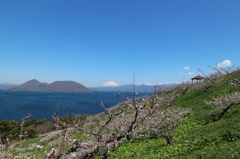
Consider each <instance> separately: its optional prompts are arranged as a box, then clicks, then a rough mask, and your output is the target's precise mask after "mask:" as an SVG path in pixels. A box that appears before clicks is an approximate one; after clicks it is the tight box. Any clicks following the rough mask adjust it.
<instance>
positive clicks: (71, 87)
mask: <svg viewBox="0 0 240 159" xmlns="http://www.w3.org/2000/svg"><path fill="white" fill-rule="evenodd" d="M7 90H8V91H42V92H90V91H92V90H91V89H89V88H87V87H85V86H84V85H82V84H79V83H77V82H74V81H56V82H53V83H51V84H48V83H41V82H39V81H38V80H36V79H33V80H30V81H27V82H25V83H23V84H21V85H19V86H17V87H12V88H9V89H7Z"/></svg>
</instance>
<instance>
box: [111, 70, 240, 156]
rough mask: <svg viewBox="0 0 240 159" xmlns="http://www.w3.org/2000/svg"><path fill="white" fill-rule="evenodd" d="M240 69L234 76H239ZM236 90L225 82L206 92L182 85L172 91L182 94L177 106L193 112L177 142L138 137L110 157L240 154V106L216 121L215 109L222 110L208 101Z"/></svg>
mask: <svg viewBox="0 0 240 159" xmlns="http://www.w3.org/2000/svg"><path fill="white" fill-rule="evenodd" d="M238 72H239V71H237V72H235V73H234V74H231V75H229V76H231V78H237V79H240V77H239V73H238ZM234 91H236V90H235V89H234V88H233V87H232V86H231V85H229V84H228V83H226V82H222V83H220V84H218V85H215V86H213V87H211V88H210V89H208V90H207V92H203V91H201V90H192V91H189V92H187V93H184V92H181V90H180V89H176V90H173V91H172V92H173V93H174V92H177V93H180V94H181V96H180V97H179V98H178V99H177V100H175V101H174V106H175V107H183V108H189V109H190V110H191V113H190V116H189V117H188V119H187V120H185V121H184V122H183V123H182V124H180V125H179V126H178V127H177V129H176V131H175V133H174V142H173V144H172V145H170V146H168V145H167V144H166V141H165V140H164V139H161V138H159V139H147V140H134V141H131V142H126V143H124V144H123V145H121V146H120V147H119V148H118V149H117V150H116V151H114V152H111V153H110V155H109V158H110V159H120V158H126V159H128V158H129V159H130V158H136V159H165V158H172V159H195V158H196V159H198V158H199V159H201V158H204V159H212V158H218V159H228V158H229V159H230V158H240V106H239V105H238V106H235V107H233V108H231V109H230V110H229V111H228V112H227V113H226V114H224V116H223V117H222V118H221V120H219V121H217V122H213V121H212V118H211V114H212V113H217V112H218V111H217V110H216V109H215V108H213V107H211V106H208V105H206V104H205V102H204V101H207V100H211V99H212V98H213V97H214V98H216V97H220V96H223V95H225V94H228V93H231V92H234Z"/></svg>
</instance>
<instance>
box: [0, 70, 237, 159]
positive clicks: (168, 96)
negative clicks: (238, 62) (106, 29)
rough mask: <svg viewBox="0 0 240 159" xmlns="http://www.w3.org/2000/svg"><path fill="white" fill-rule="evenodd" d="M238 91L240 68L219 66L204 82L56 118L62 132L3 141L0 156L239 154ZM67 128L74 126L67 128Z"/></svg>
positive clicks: (145, 158) (152, 158)
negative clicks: (93, 111)
mask: <svg viewBox="0 0 240 159" xmlns="http://www.w3.org/2000/svg"><path fill="white" fill-rule="evenodd" d="M239 92H240V70H235V71H233V72H230V73H229V72H227V73H226V72H225V73H222V72H221V70H220V71H219V70H218V72H216V73H214V74H212V75H209V76H208V77H207V78H206V79H205V81H203V82H199V83H198V82H195V83H183V84H181V85H179V86H178V87H176V88H174V89H170V90H166V91H159V92H156V93H155V95H154V96H152V97H150V98H148V99H145V100H140V101H138V103H136V101H135V100H134V101H130V103H127V102H126V103H125V104H124V105H123V106H117V107H115V108H111V110H106V113H102V114H98V115H92V116H91V115H90V116H82V117H81V116H80V117H77V118H72V119H71V120H69V119H68V118H66V119H65V120H63V121H60V120H59V119H58V118H56V120H55V121H54V125H55V126H56V127H57V128H58V129H59V130H61V131H59V132H53V133H50V134H47V135H46V134H45V135H44V136H40V137H38V138H32V139H28V138H24V139H21V140H20V141H17V142H9V143H6V144H5V146H6V148H4V149H3V148H2V149H0V157H1V156H4V153H5V154H7V155H8V156H9V158H11V157H12V158H13V157H15V156H18V157H19V158H24V157H26V156H31V157H34V158H39V159H41V158H51V157H52V158H58V157H59V158H95V159H97V158H99V159H100V158H110V159H123V158H126V159H132V158H136V159H165V158H176V159H179V158H180V159H186V158H189V159H195V158H204V159H208V158H209V159H212V158H218V159H221V158H222V159H228V158H236V159H237V158H240V93H239ZM136 100H137V99H136ZM100 103H101V105H102V107H103V108H104V104H103V103H102V101H101V100H100ZM65 121H67V122H65ZM67 127H68V128H73V127H77V129H71V132H69V131H67V129H66V128H67ZM39 146H40V148H39ZM51 155H52V156H51ZM80 156H82V157H80ZM31 157H30V158H31Z"/></svg>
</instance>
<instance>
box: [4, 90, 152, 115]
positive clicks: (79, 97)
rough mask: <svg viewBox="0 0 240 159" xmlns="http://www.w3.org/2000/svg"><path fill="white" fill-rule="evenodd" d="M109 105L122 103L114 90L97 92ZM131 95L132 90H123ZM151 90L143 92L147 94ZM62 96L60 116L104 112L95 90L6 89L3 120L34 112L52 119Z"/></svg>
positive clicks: (143, 94)
mask: <svg viewBox="0 0 240 159" xmlns="http://www.w3.org/2000/svg"><path fill="white" fill-rule="evenodd" d="M98 94H99V97H100V99H101V100H102V101H103V102H104V105H105V106H106V107H111V106H114V105H116V104H117V103H119V102H120V101H119V99H118V98H117V96H116V93H114V92H98ZM123 94H124V96H125V97H129V98H131V97H132V95H133V93H129V92H126V93H123ZM146 95H149V93H140V94H139V96H146ZM58 96H59V97H60V103H59V116H65V115H70V114H71V113H72V114H96V113H99V112H102V111H104V110H103V108H102V107H101V106H100V103H99V101H98V99H97V96H96V95H95V93H94V92H87V93H85V92H84V93H62V92H61V93H59V92H57V93H56V92H5V91H0V120H3V119H9V120H21V119H22V118H23V117H25V116H27V115H28V114H29V113H30V112H31V113H32V117H31V118H32V119H50V120H52V115H53V113H54V112H55V111H56V104H57V98H58Z"/></svg>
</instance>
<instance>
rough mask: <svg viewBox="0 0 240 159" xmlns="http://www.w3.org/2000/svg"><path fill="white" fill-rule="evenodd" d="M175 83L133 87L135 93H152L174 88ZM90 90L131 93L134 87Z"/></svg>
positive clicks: (123, 86)
mask: <svg viewBox="0 0 240 159" xmlns="http://www.w3.org/2000/svg"><path fill="white" fill-rule="evenodd" d="M176 85H177V84H176V83H169V84H162V85H145V84H142V85H135V89H136V91H137V92H153V91H155V90H159V89H165V88H169V87H173V86H176ZM92 89H94V90H96V91H115V92H116V91H122V92H133V91H134V87H133V84H128V85H120V86H115V87H93V88H92Z"/></svg>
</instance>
